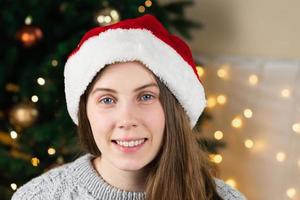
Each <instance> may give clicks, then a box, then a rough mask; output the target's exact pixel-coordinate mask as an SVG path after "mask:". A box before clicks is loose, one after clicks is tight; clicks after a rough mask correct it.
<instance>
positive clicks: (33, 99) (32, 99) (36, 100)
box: [31, 95, 39, 103]
mask: <svg viewBox="0 0 300 200" xmlns="http://www.w3.org/2000/svg"><path fill="white" fill-rule="evenodd" d="M38 100H39V98H38V96H36V95H33V96H32V97H31V101H32V102H34V103H36V102H38Z"/></svg>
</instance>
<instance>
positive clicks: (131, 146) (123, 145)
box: [112, 138, 148, 153]
mask: <svg viewBox="0 0 300 200" xmlns="http://www.w3.org/2000/svg"><path fill="white" fill-rule="evenodd" d="M147 140H148V139H147V138H142V139H135V140H113V141H112V143H113V145H114V146H115V147H117V149H119V150H120V151H122V152H124V153H134V152H136V151H138V150H140V149H141V148H142V147H143V146H144V145H145V143H146V142H147Z"/></svg>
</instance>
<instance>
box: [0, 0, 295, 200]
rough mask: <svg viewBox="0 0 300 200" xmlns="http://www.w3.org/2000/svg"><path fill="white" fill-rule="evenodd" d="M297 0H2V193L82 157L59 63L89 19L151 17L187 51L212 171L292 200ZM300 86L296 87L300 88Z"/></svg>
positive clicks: (254, 192)
mask: <svg viewBox="0 0 300 200" xmlns="http://www.w3.org/2000/svg"><path fill="white" fill-rule="evenodd" d="M299 7H300V2H299V1H296V0H290V1H288V2H284V1H279V0H273V1H271V0H260V1H259V0H252V1H239V0H227V1H221V0H202V1H200V0H194V1H192V0H181V1H171V0H155V1H154V0H146V1H145V0H143V1H141V0H123V1H117V0H97V1H96V0H90V1H82V0H76V1H69V0H65V1H61V0H60V1H58V0H51V1H50V0H44V1H39V0H27V1H11V0H1V1H0V11H1V15H0V20H1V21H0V28H1V32H0V36H1V39H2V40H1V47H0V55H1V58H0V87H1V89H0V197H1V199H4V200H5V199H10V197H11V195H12V194H13V192H14V191H15V190H16V189H17V188H18V187H20V186H21V185H23V184H24V183H26V182H27V181H29V180H30V179H31V178H33V177H35V176H38V175H39V174H41V173H43V172H45V171H48V170H50V169H52V168H54V167H56V166H59V165H62V164H64V163H67V162H69V161H72V160H74V159H75V158H76V157H78V156H79V155H80V154H83V153H84V152H83V151H82V149H81V147H80V145H79V143H78V140H77V136H76V129H75V127H74V124H73V123H72V121H71V119H70V117H69V116H68V114H67V111H66V105H65V98H64V84H63V68H64V62H65V61H66V59H67V57H68V55H69V53H70V52H71V50H72V49H74V48H75V47H76V45H77V43H78V42H79V40H80V38H81V37H82V36H83V34H84V33H85V32H86V31H87V30H89V29H90V28H92V27H95V26H104V25H108V24H112V23H116V22H118V21H120V20H122V19H126V18H132V17H137V16H141V15H143V14H146V13H150V14H153V15H155V16H156V17H157V18H158V19H159V20H160V21H161V22H162V23H163V24H164V25H165V26H166V27H167V28H168V29H169V30H170V31H171V32H172V33H174V34H177V35H180V36H181V37H183V38H184V39H185V40H186V41H187V42H188V43H189V44H190V47H191V48H192V52H193V56H194V59H195V62H196V63H197V70H198V73H199V75H200V76H201V79H202V80H203V84H204V87H205V89H206V97H207V100H208V107H207V108H206V109H205V112H204V114H203V115H202V116H201V118H200V119H199V121H198V123H197V126H196V129H197V130H199V131H200V133H199V135H197V138H198V142H199V145H200V146H201V147H203V148H205V149H206V150H207V156H208V157H209V159H210V160H211V163H212V165H213V166H214V172H215V174H216V176H218V177H220V178H221V179H223V180H224V181H226V182H227V183H228V184H230V185H231V186H233V187H235V188H237V189H238V190H240V191H241V192H242V193H244V194H245V196H246V197H247V198H248V199H253V200H265V199H272V200H284V199H287V200H288V199H294V200H297V199H298V200H299V199H300V101H299V100H300V91H299V88H298V87H299V85H300V59H299V58H300V55H299V52H300V39H299V38H298V36H299V35H300V26H299V25H298V24H299V23H298V21H299V19H300V14H299V12H297V11H298V8H299ZM297 85H298V87H297Z"/></svg>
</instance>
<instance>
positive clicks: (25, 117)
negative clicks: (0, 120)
mask: <svg viewBox="0 0 300 200" xmlns="http://www.w3.org/2000/svg"><path fill="white" fill-rule="evenodd" d="M37 117H38V110H37V108H36V107H35V105H34V104H33V103H30V102H28V103H27V102H25V103H24V102H22V103H19V104H17V105H15V106H14V107H13V108H12V109H11V111H10V113H9V121H10V123H11V124H12V125H13V126H15V128H16V129H24V128H28V127H30V126H32V125H33V123H34V122H35V121H36V119H37Z"/></svg>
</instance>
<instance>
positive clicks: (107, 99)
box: [100, 98, 114, 104]
mask: <svg viewBox="0 0 300 200" xmlns="http://www.w3.org/2000/svg"><path fill="white" fill-rule="evenodd" d="M113 101H114V100H113V99H112V98H103V99H101V100H100V103H103V104H112V103H113Z"/></svg>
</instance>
